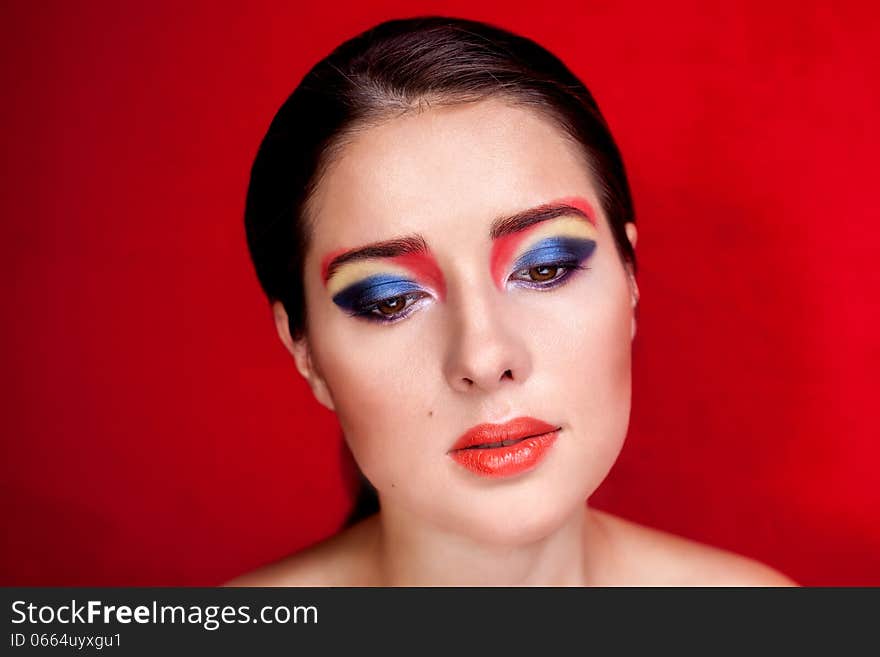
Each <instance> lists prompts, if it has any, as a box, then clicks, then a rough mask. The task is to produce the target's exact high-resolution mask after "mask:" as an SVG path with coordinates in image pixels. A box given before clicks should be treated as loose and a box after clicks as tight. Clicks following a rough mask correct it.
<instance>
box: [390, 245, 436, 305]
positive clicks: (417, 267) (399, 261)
mask: <svg viewBox="0 0 880 657" xmlns="http://www.w3.org/2000/svg"><path fill="white" fill-rule="evenodd" d="M388 260H389V261H390V262H392V263H394V264H396V265H399V266H401V267H404V268H406V269H409V270H410V271H411V272H412V273H413V275H415V277H416V280H418V281H421V282H422V283H425V284H426V285H428V286H429V287H431V288H433V289H434V290H435V291H436V292H437V295H438V296H439V297H440V301H443V299H445V298H446V284H445V282H444V280H443V273H442V272H441V271H440V267H438V266H437V261H436V260H434V258H433V256H431V255H430V254H428V253H408V254H406V255H401V256H397V257H395V258H389V259H388Z"/></svg>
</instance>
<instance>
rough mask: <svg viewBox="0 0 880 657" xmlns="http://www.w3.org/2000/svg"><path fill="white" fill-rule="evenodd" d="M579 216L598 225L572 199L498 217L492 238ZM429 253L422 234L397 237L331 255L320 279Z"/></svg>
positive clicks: (581, 202)
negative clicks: (351, 266)
mask: <svg viewBox="0 0 880 657" xmlns="http://www.w3.org/2000/svg"><path fill="white" fill-rule="evenodd" d="M570 215H577V216H580V217H582V218H584V219H586V220H587V221H589V222H590V223H591V224H593V225H595V224H596V219H595V213H594V212H593V209H592V206H590V204H589V203H588V202H587V201H586V200H585V199H582V198H579V197H571V198H564V199H559V200H556V201H551V202H550V203H545V204H543V205H539V206H537V207H534V208H529V209H528V210H523V211H522V212H517V213H516V214H514V215H509V216H504V217H499V218H497V219H495V221H493V222H492V226H491V228H490V230H489V236H490V237H491V238H492V240H493V241H494V240H498V239H500V238H502V237H506V236H508V235H513V234H515V233H519V232H522V231H524V230H526V229H527V228H529V227H531V226H534V225H535V224H538V223H541V222H544V221H549V220H550V219H556V218H558V217H563V216H570ZM417 254H418V255H424V256H427V255H429V254H430V249H429V248H428V244H427V242H425V239H424V238H423V237H422V236H421V235H411V236H407V237H398V238H395V239H391V240H386V241H383V242H374V243H372V244H368V245H367V246H364V247H361V248H357V249H351V250H348V249H345V250H343V251H342V252H339V251H336V252H333V253H330V254H328V255H327V256H326V257H325V258H324V260H323V262H322V264H321V279H322V280H323V281H324V282H325V283H326V282H327V281H328V280H330V278H331V277H332V276H333V274H335V273H336V272H337V271H338V270H339V268H340V267H342V266H343V265H345V264H348V263H350V262H356V261H358V260H368V259H373V258H397V257H399V256H405V255H417Z"/></svg>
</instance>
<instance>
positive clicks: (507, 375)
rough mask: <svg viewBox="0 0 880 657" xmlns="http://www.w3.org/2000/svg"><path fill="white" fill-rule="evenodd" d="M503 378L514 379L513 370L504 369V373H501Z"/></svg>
mask: <svg viewBox="0 0 880 657" xmlns="http://www.w3.org/2000/svg"><path fill="white" fill-rule="evenodd" d="M501 378H502V379H513V372H511V371H510V370H504V374H502V375H501Z"/></svg>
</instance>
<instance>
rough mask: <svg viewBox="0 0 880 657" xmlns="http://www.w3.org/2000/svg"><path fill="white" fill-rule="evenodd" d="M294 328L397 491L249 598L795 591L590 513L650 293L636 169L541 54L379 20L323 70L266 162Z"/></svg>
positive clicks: (259, 217)
mask: <svg viewBox="0 0 880 657" xmlns="http://www.w3.org/2000/svg"><path fill="white" fill-rule="evenodd" d="M246 226H247V235H248V243H249V247H250V250H251V255H252V257H253V260H254V263H255V267H256V271H257V274H258V277H259V279H260V282H261V284H262V286H263V288H264V290H265V292H266V294H267V295H268V297H269V300H270V302H271V303H272V307H273V310H274V317H275V322H276V326H277V330H278V334H279V336H280V338H281V340H282V342H283V343H284V345H285V346H286V347H287V349H288V350H289V351H290V353H291V354H292V356H293V358H294V360H295V363H296V367H297V369H298V370H299V372H300V373H301V374H302V376H304V377H305V378H306V380H307V381H308V383H309V385H310V387H311V390H312V391H313V393H314V395H315V397H316V398H317V400H318V401H319V402H320V403H321V404H323V405H324V406H326V407H327V408H328V409H331V410H333V411H334V412H335V413H336V414H337V416H338V418H339V422H340V424H341V426H342V429H343V432H344V435H345V439H346V442H347V444H348V446H349V447H350V449H351V451H352V454H353V455H354V457H355V460H356V462H357V464H358V466H359V467H360V469H361V471H362V472H363V474H364V475H365V477H366V479H367V480H369V482H370V483H371V484H372V486H373V487H374V488H375V491H376V492H377V495H378V500H379V510H378V512H377V513H374V514H372V515H367V517H366V518H365V519H363V520H361V521H360V522H357V523H355V524H353V526H351V527H348V528H347V529H345V530H344V531H342V532H341V533H339V534H337V535H336V536H334V537H332V538H331V539H329V540H327V541H325V542H323V543H320V544H318V545H316V546H313V547H312V548H309V549H308V550H305V551H303V552H301V553H299V554H296V555H293V556H292V557H289V558H287V559H285V560H283V561H281V562H279V563H276V564H273V565H270V566H267V567H265V568H262V569H260V570H258V571H256V572H254V573H250V574H248V575H245V576H242V577H240V578H238V579H236V580H234V581H233V582H232V584H236V585H245V586H248V585H254V586H266V585H315V586H337V585H339V586H359V585H368V586H387V585H416V586H418V585H490V586H491V585H618V584H623V585H627V584H633V585H700V584H708V585H740V584H742V585H785V584H790V583H791V581H790V580H789V579H787V578H786V577H784V576H783V575H781V574H779V573H777V572H776V571H773V570H772V569H770V568H768V567H766V566H764V565H761V564H758V563H756V562H754V561H751V560H748V559H745V558H743V557H740V556H736V555H733V554H730V553H727V552H724V551H721V550H718V549H715V548H711V547H708V546H704V545H701V544H698V543H694V542H691V541H688V540H685V539H683V538H677V537H674V536H671V535H669V534H666V533H664V532H660V531H657V530H653V529H649V528H647V527H642V526H639V525H636V524H634V523H632V522H629V521H626V520H623V519H621V518H618V517H615V516H613V515H611V514H608V513H604V512H600V511H598V510H594V509H591V508H590V507H589V506H588V505H587V504H586V501H587V499H588V498H589V497H590V495H591V494H592V493H593V492H594V491H595V490H596V488H597V487H598V486H599V484H600V483H601V482H602V480H603V479H604V478H605V476H606V474H607V473H608V471H609V469H610V468H611V466H612V464H613V463H614V461H615V459H616V458H617V456H618V453H619V452H620V449H621V447H622V445H623V441H624V438H625V435H626V431H627V426H628V423H629V413H630V390H631V344H632V340H633V338H634V336H635V334H636V318H635V310H636V306H637V303H638V299H639V292H638V286H637V284H636V279H635V272H636V261H635V254H634V247H635V245H636V236H637V231H636V226H635V223H634V216H633V207H632V202H631V199H630V192H629V187H628V183H627V180H626V175H625V172H624V167H623V163H622V160H621V157H620V154H619V152H618V150H617V147H616V145H615V143H614V141H613V139H612V137H611V134H610V132H609V131H608V128H607V126H606V124H605V121H604V119H603V118H602V116H601V114H600V112H599V109H598V107H597V106H596V104H595V102H594V100H593V98H592V97H591V95H590V93H589V92H588V90H587V89H586V88H585V87H584V85H583V84H582V83H581V82H580V81H579V80H578V79H577V78H576V77H574V75H573V74H572V73H571V72H570V71H569V70H568V69H567V68H566V67H565V66H564V65H563V64H562V63H561V62H560V61H559V60H558V59H556V58H555V57H554V56H553V55H551V54H550V53H548V52H547V51H545V50H544V49H543V48H541V47H540V46H538V45H537V44H535V43H533V42H532V41H530V40H528V39H524V38H522V37H518V36H515V35H512V34H510V33H508V32H505V31H502V30H499V29H496V28H494V27H490V26H487V25H484V24H480V23H475V22H471V21H464V20H456V19H447V18H424V19H410V20H400V21H391V22H387V23H383V24H381V25H379V26H377V27H375V28H373V29H372V30H369V31H368V32H366V33H364V34H362V35H360V36H358V37H355V38H354V39H352V40H350V41H348V42H346V43H345V44H343V45H342V46H340V47H339V48H338V49H337V50H335V51H334V52H333V53H332V54H331V55H330V56H328V57H327V58H326V59H324V60H323V61H321V62H320V63H318V64H317V65H316V66H315V67H314V68H313V69H312V70H311V71H310V72H309V73H308V74H307V75H306V77H305V78H304V79H303V81H302V83H301V84H300V85H299V87H298V88H297V89H296V90H295V91H294V93H293V94H292V95H291V97H290V98H289V99H288V100H287V102H286V103H285V104H284V105H283V106H282V107H281V109H280V110H279V112H278V114H277V115H276V117H275V119H274V121H273V122H272V125H271V126H270V128H269V131H268V133H267V135H266V137H265V139H264V141H263V143H262V145H261V147H260V150H259V153H258V155H257V158H256V161H255V163H254V167H253V171H252V177H251V183H250V188H249V192H248V199H247V209H246Z"/></svg>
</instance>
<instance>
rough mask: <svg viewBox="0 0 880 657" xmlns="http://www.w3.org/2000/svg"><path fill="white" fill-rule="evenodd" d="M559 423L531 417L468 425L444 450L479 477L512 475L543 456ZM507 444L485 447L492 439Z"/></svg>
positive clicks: (556, 435)
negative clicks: (473, 425) (469, 427)
mask: <svg viewBox="0 0 880 657" xmlns="http://www.w3.org/2000/svg"><path fill="white" fill-rule="evenodd" d="M559 431H561V427H559V426H557V425H555V424H549V423H547V422H544V421H542V420H538V419H535V418H533V417H517V418H514V419H512V420H510V421H509V422H505V423H503V424H488V423H487V424H478V425H477V426H475V427H472V428H471V429H468V430H467V431H466V432H465V433H464V434H462V435H461V437H459V439H458V440H457V441H455V444H454V445H453V446H452V447H451V448H450V450H449V452H448V454H449V456H450V457H452V459H453V460H455V461H456V462H457V463H458V464H459V465H462V466H463V467H465V468H467V469H468V470H470V471H471V472H473V473H474V474H477V475H480V476H483V477H491V478H498V477H512V476H514V475H518V474H521V473H523V472H526V471H528V470H531V469H532V468H534V467H535V466H537V465H538V463H540V462H541V460H542V459H543V458H544V457H545V456H546V454H547V452H548V450H549V449H550V447H551V446H552V445H553V443H554V442H555V441H556V438H557V437H558V436H559ZM509 441H515V442H512V443H511V444H509V445H501V446H497V447H486V445H491V444H494V443H501V442H509Z"/></svg>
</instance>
